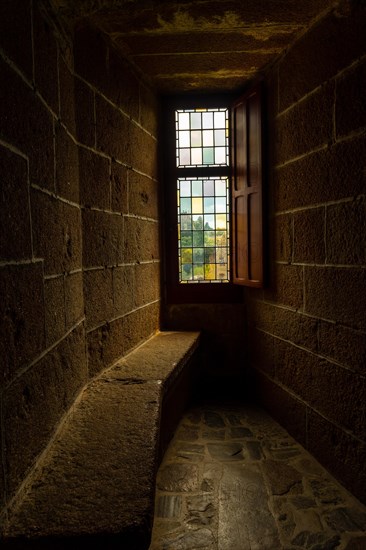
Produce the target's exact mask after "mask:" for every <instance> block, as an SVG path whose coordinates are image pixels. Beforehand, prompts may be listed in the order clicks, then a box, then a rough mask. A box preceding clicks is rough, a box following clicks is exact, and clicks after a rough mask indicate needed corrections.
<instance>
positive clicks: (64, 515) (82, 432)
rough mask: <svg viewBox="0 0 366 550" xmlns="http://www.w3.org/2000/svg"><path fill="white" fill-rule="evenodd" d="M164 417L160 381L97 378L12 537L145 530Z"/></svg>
mask: <svg viewBox="0 0 366 550" xmlns="http://www.w3.org/2000/svg"><path fill="white" fill-rule="evenodd" d="M111 418H114V419H116V421H115V422H111ZM158 418H159V385H158V384H157V383H156V382H151V383H146V384H143V385H141V384H138V385H134V384H132V385H124V384H120V383H119V382H118V381H115V382H106V381H98V382H94V383H93V384H92V385H91V386H90V387H89V388H88V389H87V390H86V392H85V394H84V396H83V399H82V401H81V402H80V404H79V405H78V406H77V407H75V409H74V411H73V415H72V418H71V419H70V420H71V421H69V422H68V424H67V426H66V428H65V430H64V432H63V434H62V437H61V438H60V439H59V440H58V441H57V443H55V445H54V446H53V448H52V450H51V451H50V453H49V454H48V457H47V460H46V461H45V463H44V465H43V467H42V470H41V471H40V472H39V477H37V479H36V480H35V482H34V485H33V488H32V487H31V488H30V490H29V491H28V493H27V494H26V495H25V498H24V499H23V501H22V503H21V504H20V506H19V508H18V509H17V511H16V512H15V514H14V516H13V517H12V521H11V534H12V536H16V535H24V534H27V535H28V536H32V537H34V536H37V535H42V536H45V535H63V536H67V535H69V536H70V535H73V534H75V535H76V534H77V535H82V534H98V533H105V532H108V533H110V534H112V533H121V532H123V529H124V528H126V529H129V528H130V527H131V526H132V525H133V526H134V529H135V530H136V533H138V532H139V531H141V530H144V529H145V528H146V525H145V522H146V521H149V518H150V519H151V517H152V508H153V498H152V495H153V492H154V481H155V480H154V470H155V456H156V453H155V450H154V449H155V445H156V441H157V426H158ZM127 442H128V444H126V443H127ZM137 457H138V459H137ZM112 472H113V475H111V473H112ZM86 488H87V490H86ZM126 501H127V502H128V506H126ZM81 502H82V505H81V504H80V503H81ZM51 511H52V513H50V512H51ZM50 518H52V521H49V519H50Z"/></svg>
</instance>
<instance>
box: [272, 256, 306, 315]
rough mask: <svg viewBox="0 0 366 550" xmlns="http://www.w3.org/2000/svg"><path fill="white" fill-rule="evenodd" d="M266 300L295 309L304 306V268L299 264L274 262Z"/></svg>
mask: <svg viewBox="0 0 366 550" xmlns="http://www.w3.org/2000/svg"><path fill="white" fill-rule="evenodd" d="M264 296H265V298H266V300H269V301H273V302H277V303H278V304H283V305H286V306H289V307H292V308H295V309H301V308H302V307H303V268H302V266H297V265H284V264H273V265H272V269H271V273H270V280H269V285H268V288H267V289H265V291H264Z"/></svg>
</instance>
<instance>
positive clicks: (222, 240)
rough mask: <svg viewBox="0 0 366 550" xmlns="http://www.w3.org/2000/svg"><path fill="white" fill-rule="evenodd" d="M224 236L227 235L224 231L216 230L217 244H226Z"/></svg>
mask: <svg viewBox="0 0 366 550" xmlns="http://www.w3.org/2000/svg"><path fill="white" fill-rule="evenodd" d="M226 237H227V233H226V231H216V243H217V246H226V245H227V240H226Z"/></svg>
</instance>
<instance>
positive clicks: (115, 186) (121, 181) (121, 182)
mask: <svg viewBox="0 0 366 550" xmlns="http://www.w3.org/2000/svg"><path fill="white" fill-rule="evenodd" d="M128 173H129V172H128V170H127V168H126V166H123V165H122V164H118V163H117V162H113V161H112V166H111V206H112V210H113V211H115V212H121V213H123V214H127V212H128V201H129V193H128V183H127V178H128V176H127V174H128Z"/></svg>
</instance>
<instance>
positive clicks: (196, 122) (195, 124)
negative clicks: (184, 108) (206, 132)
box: [190, 113, 201, 130]
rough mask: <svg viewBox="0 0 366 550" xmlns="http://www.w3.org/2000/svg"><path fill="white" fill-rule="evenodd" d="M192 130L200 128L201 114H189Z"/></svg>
mask: <svg viewBox="0 0 366 550" xmlns="http://www.w3.org/2000/svg"><path fill="white" fill-rule="evenodd" d="M190 117H191V128H192V130H199V129H200V128H201V113H190Z"/></svg>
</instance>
